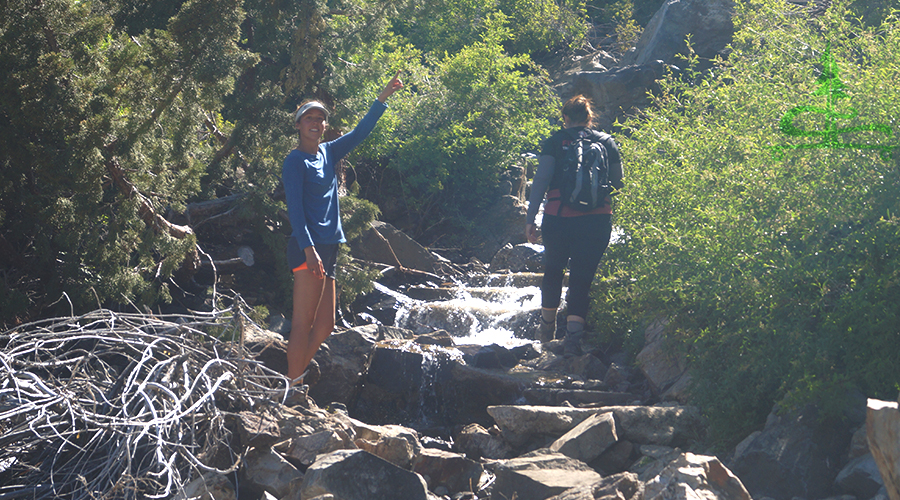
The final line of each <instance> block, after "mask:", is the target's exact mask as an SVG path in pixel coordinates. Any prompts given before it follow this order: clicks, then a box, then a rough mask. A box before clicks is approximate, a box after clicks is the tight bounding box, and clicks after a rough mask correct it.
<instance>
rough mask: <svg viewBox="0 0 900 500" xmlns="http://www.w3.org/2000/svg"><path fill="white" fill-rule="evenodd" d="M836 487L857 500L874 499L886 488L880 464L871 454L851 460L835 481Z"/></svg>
mask: <svg viewBox="0 0 900 500" xmlns="http://www.w3.org/2000/svg"><path fill="white" fill-rule="evenodd" d="M834 485H835V486H836V487H837V488H838V489H839V490H840V491H843V492H845V493H849V494H851V495H854V496H855V497H857V498H872V497H873V496H875V494H876V493H878V490H880V489H881V488H882V487H883V486H884V482H882V480H881V473H879V472H878V464H876V463H875V458H874V457H873V456H872V454H871V453H866V454H865V455H862V456H860V457H856V458H854V459H853V460H851V461H850V462H849V463H848V464H847V465H846V466H844V468H843V469H841V472H840V473H838V475H837V478H835V480H834Z"/></svg>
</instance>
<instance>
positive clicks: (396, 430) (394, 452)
mask: <svg viewBox="0 0 900 500" xmlns="http://www.w3.org/2000/svg"><path fill="white" fill-rule="evenodd" d="M350 421H351V422H352V423H353V428H354V430H355V431H356V439H355V440H354V444H356V446H357V447H359V448H360V449H362V450H366V451H368V452H369V453H371V454H373V455H375V456H378V457H380V458H383V459H385V460H387V461H388V462H391V463H392V464H394V465H397V466H398V467H403V468H404V469H408V468H409V467H410V465H411V464H412V462H413V460H414V459H415V458H416V456H418V455H419V454H420V453H421V452H422V450H423V448H422V444H421V443H420V442H419V436H418V433H416V431H414V430H413V429H409V428H406V427H403V426H401V425H393V424H389V425H369V424H366V423H363V422H360V421H358V420H355V419H350Z"/></svg>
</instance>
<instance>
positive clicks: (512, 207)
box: [467, 169, 528, 262]
mask: <svg viewBox="0 0 900 500" xmlns="http://www.w3.org/2000/svg"><path fill="white" fill-rule="evenodd" d="M522 172H523V173H522V175H523V176H524V169H523V171H522ZM527 211H528V210H527V208H526V206H525V203H524V202H523V200H522V198H520V197H519V196H518V195H508V196H502V197H500V199H499V200H498V201H497V202H496V203H494V204H493V205H491V206H490V207H488V208H486V209H485V210H484V211H483V212H482V213H483V214H484V216H483V218H476V220H474V221H473V226H474V227H476V228H478V231H479V232H480V234H478V235H476V236H475V237H474V238H472V239H471V240H470V241H471V243H472V246H471V248H468V249H467V252H470V253H473V254H474V255H475V257H477V258H478V259H479V260H480V261H482V262H490V261H491V260H493V258H494V255H495V254H496V253H497V252H498V251H499V250H500V249H501V248H503V247H504V246H505V245H506V244H507V243H508V244H511V245H513V246H515V245H518V244H520V243H525V215H526V213H527Z"/></svg>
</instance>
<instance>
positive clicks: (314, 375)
mask: <svg viewBox="0 0 900 500" xmlns="http://www.w3.org/2000/svg"><path fill="white" fill-rule="evenodd" d="M304 375H305V378H304V379H303V383H304V384H306V385H308V386H310V387H312V386H314V385H316V384H317V383H318V382H319V379H320V378H321V377H322V371H321V370H319V363H318V362H316V360H314V359H311V360H310V361H309V366H308V367H307V368H306V371H305V372H304Z"/></svg>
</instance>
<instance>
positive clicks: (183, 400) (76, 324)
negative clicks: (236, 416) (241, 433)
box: [0, 310, 288, 499]
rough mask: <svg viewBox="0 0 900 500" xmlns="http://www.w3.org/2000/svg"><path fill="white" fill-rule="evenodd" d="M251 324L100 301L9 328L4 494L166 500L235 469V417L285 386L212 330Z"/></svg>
mask: <svg viewBox="0 0 900 500" xmlns="http://www.w3.org/2000/svg"><path fill="white" fill-rule="evenodd" d="M242 324H243V318H242V315H241V314H240V312H238V313H237V314H231V311H225V312H220V313H215V314H209V315H204V316H188V317H185V316H178V317H177V318H176V317H170V318H166V317H162V318H161V317H151V316H144V315H135V314H121V313H115V312H112V311H107V310H100V311H95V312H92V313H89V314H87V315H84V316H81V317H71V318H57V319H49V320H43V321H40V322H35V323H30V324H26V325H22V326H20V327H18V328H16V329H13V330H10V331H7V332H5V333H3V334H2V335H0V499H7V498H34V499H44V498H47V499H49V498H70V499H80V498H92V499H113V498H116V499H119V498H122V499H131V498H139V497H140V498H164V497H171V496H173V495H174V494H176V493H177V492H178V491H179V490H180V489H181V488H182V486H183V485H185V484H186V483H187V482H188V481H190V480H191V479H193V478H195V477H197V476H198V475H199V474H202V473H203V472H206V471H210V470H217V471H219V472H223V473H230V472H232V471H234V470H236V469H237V468H238V466H239V465H240V461H241V457H240V456H239V453H238V452H235V451H233V450H232V447H231V446H230V445H231V444H232V438H233V437H234V433H233V432H232V431H231V430H229V428H228V426H227V425H226V417H228V415H229V414H232V413H235V412H239V411H244V410H253V409H254V408H257V407H258V406H259V405H261V404H266V403H267V402H271V401H273V400H278V399H280V398H282V397H283V396H284V394H285V392H286V388H287V384H288V380H287V379H286V378H285V377H284V376H282V375H280V374H278V373H276V372H274V371H272V370H269V369H268V368H266V367H264V366H262V365H261V364H260V363H258V362H256V361H254V360H252V359H245V354H244V353H243V352H242V350H243V347H242V345H241V344H238V343H226V342H222V341H220V340H218V338H217V337H215V336H213V335H214V334H222V333H229V332H228V330H229V329H230V330H232V333H233V331H240V329H241V325H242Z"/></svg>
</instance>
